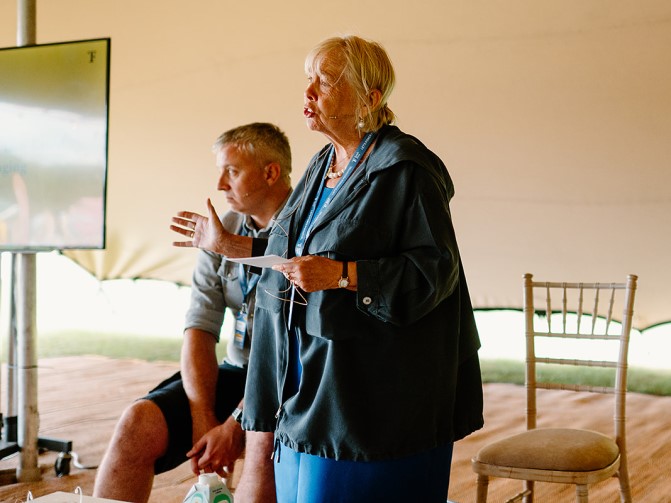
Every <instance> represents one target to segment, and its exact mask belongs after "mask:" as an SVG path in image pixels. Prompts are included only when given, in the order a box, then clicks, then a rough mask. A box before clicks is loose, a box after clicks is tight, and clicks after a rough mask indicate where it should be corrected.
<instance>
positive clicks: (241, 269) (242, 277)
mask: <svg viewBox="0 0 671 503" xmlns="http://www.w3.org/2000/svg"><path fill="white" fill-rule="evenodd" d="M239 233H240V235H241V236H249V230H248V228H247V227H246V226H245V223H244V222H243V223H242V225H241V228H240V231H239ZM253 276H254V277H253V278H252V280H251V281H249V279H248V278H247V271H246V270H245V266H244V265H242V264H238V283H240V290H241V291H242V303H243V304H246V303H247V297H249V294H250V293H251V291H252V290H254V288H256V284H257V283H258V282H259V279H261V275H260V274H254V275H253Z"/></svg>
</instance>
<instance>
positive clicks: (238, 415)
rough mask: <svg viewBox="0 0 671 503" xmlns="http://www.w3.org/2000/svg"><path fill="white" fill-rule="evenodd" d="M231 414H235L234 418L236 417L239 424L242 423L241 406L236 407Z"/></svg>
mask: <svg viewBox="0 0 671 503" xmlns="http://www.w3.org/2000/svg"><path fill="white" fill-rule="evenodd" d="M231 416H233V419H235V420H236V421H237V422H238V424H242V409H241V408H239V407H238V408H237V409H235V410H234V411H233V413H232V414H231Z"/></svg>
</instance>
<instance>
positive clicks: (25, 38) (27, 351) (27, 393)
mask: <svg viewBox="0 0 671 503" xmlns="http://www.w3.org/2000/svg"><path fill="white" fill-rule="evenodd" d="M36 3H37V0H18V9H17V18H18V20H17V21H18V23H17V25H18V29H17V35H16V42H17V45H18V46H27V45H35V43H36V40H37V39H36V36H35V34H36V18H37V6H36ZM17 258H18V262H17V264H18V267H17V269H18V276H17V283H16V285H15V287H16V289H17V292H16V299H17V309H16V327H17V333H18V344H17V349H18V351H17V365H18V376H17V377H18V395H19V396H18V414H19V425H18V444H19V448H20V449H21V459H20V461H19V466H18V467H17V469H16V478H17V480H18V481H19V482H33V481H36V480H40V479H41V478H42V474H41V472H40V469H39V466H38V447H37V433H38V429H39V413H38V409H37V351H36V346H35V340H36V333H37V332H36V315H35V313H36V302H37V295H36V283H37V281H36V262H37V260H36V256H35V254H34V253H20V254H18V257H17Z"/></svg>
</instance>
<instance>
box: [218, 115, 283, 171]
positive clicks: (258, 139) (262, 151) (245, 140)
mask: <svg viewBox="0 0 671 503" xmlns="http://www.w3.org/2000/svg"><path fill="white" fill-rule="evenodd" d="M227 145H235V146H236V147H238V148H239V149H240V150H242V151H243V152H246V153H248V154H250V155H251V156H253V157H254V158H255V159H256V161H257V162H258V166H259V167H263V166H266V165H268V164H270V163H272V162H276V163H278V164H279V165H280V173H281V177H282V179H283V180H284V181H285V182H286V183H288V184H290V183H291V147H290V145H289V139H288V138H287V135H286V134H284V132H283V131H282V130H281V129H280V128H279V127H277V126H276V125H274V124H270V123H268V122H253V123H251V124H245V125H244V126H238V127H235V128H233V129H229V130H228V131H226V132H224V133H222V134H221V135H220V136H219V138H217V140H216V141H215V142H214V145H213V146H212V150H213V151H214V152H218V151H219V150H221V149H222V148H223V147H225V146H227Z"/></svg>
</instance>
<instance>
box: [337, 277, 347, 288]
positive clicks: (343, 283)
mask: <svg viewBox="0 0 671 503" xmlns="http://www.w3.org/2000/svg"><path fill="white" fill-rule="evenodd" d="M338 286H339V287H340V288H347V287H348V286H349V279H348V278H340V280H339V281H338Z"/></svg>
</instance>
